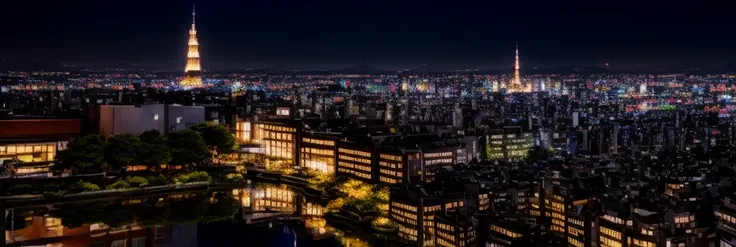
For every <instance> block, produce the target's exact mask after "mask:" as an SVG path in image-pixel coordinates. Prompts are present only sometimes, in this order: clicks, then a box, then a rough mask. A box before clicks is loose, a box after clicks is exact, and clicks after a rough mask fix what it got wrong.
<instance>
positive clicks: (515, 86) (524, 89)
mask: <svg viewBox="0 0 736 247" xmlns="http://www.w3.org/2000/svg"><path fill="white" fill-rule="evenodd" d="M520 68H521V66H520V65H519V43H516V56H515V57H514V79H512V81H511V83H509V87H508V88H509V91H511V92H513V93H528V92H531V91H532V87H531V84H527V85H524V84H523V83H522V82H521V73H520V71H519V69H520Z"/></svg>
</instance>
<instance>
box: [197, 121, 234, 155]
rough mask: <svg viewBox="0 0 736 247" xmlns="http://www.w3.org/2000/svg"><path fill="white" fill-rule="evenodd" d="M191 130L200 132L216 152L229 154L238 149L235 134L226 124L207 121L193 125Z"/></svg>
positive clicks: (206, 142)
mask: <svg viewBox="0 0 736 247" xmlns="http://www.w3.org/2000/svg"><path fill="white" fill-rule="evenodd" d="M191 130H193V131H196V132H198V133H199V135H200V136H202V139H203V140H204V143H205V144H207V147H209V148H210V149H211V150H212V151H213V152H214V153H215V154H229V153H233V152H235V150H236V141H235V136H233V134H232V133H230V132H229V131H227V129H226V128H225V126H222V125H219V124H213V123H206V122H205V123H200V124H197V125H195V126H192V127H191Z"/></svg>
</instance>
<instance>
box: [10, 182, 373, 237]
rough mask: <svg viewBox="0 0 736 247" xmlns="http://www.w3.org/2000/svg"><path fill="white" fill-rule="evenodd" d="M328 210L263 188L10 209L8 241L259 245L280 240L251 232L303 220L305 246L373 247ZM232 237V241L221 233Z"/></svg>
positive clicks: (277, 188)
mask: <svg viewBox="0 0 736 247" xmlns="http://www.w3.org/2000/svg"><path fill="white" fill-rule="evenodd" d="M325 212H326V209H325V208H324V206H323V205H321V204H320V203H319V202H315V201H311V200H310V199H309V198H307V197H305V196H303V195H301V194H300V193H298V192H296V191H294V190H292V189H290V188H288V187H286V186H283V185H281V186H279V185H265V184H256V185H254V186H251V187H246V188H242V189H233V190H231V191H227V190H221V191H202V192H189V193H176V194H165V195H156V196H147V197H141V198H126V199H120V200H113V201H96V202H85V203H76V204H57V205H47V206H46V207H34V208H16V209H9V210H7V211H6V215H7V217H6V221H5V223H6V224H5V226H6V230H7V231H6V236H5V239H6V243H8V244H12V245H15V246H22V245H29V244H32V245H46V246H49V247H51V246H54V247H69V246H73V247H77V246H100V247H103V246H104V247H106V246H177V247H178V246H183V247H189V246H191V247H195V246H198V245H199V246H214V245H213V243H212V242H210V241H222V243H219V244H216V245H217V246H229V245H228V244H230V243H229V242H230V241H229V240H227V238H228V237H235V238H234V240H238V242H240V241H246V242H248V241H251V239H250V238H253V239H252V240H253V241H254V243H255V242H258V241H260V242H264V241H267V240H264V239H256V238H268V237H275V235H271V236H269V234H250V236H249V234H246V233H247V232H250V231H251V230H248V229H250V228H248V227H261V228H267V227H268V226H269V225H271V226H272V225H274V224H282V223H285V222H287V221H296V222H301V223H297V224H296V225H294V224H289V225H290V226H292V227H294V228H301V229H295V230H297V231H298V232H299V235H300V236H299V237H300V243H301V242H302V241H301V239H302V238H307V239H311V240H315V241H316V240H325V239H326V240H325V241H327V242H330V241H329V239H333V236H339V237H338V238H337V239H339V241H342V242H343V245H344V246H369V245H368V243H367V242H366V241H364V240H361V239H359V238H355V237H347V236H345V233H344V232H342V231H340V230H338V229H336V228H334V227H332V226H330V225H329V224H328V223H327V220H326V219H325V218H324V214H325ZM208 223H211V224H208ZM221 227H222V228H223V229H220V228H221ZM241 228H242V229H243V230H236V229H241ZM226 232H227V233H228V234H227V236H219V235H217V234H220V235H225V233H226ZM253 232H257V231H253ZM229 233H232V234H229ZM230 235H232V236H230ZM213 239H214V240H213ZM203 242H204V243H203ZM322 242H324V241H322ZM332 242H334V240H333V241H332ZM223 243H227V244H223ZM309 243H314V242H309ZM308 245H310V244H308ZM332 245H334V244H329V245H326V246H332ZM233 246H242V245H240V244H236V245H233Z"/></svg>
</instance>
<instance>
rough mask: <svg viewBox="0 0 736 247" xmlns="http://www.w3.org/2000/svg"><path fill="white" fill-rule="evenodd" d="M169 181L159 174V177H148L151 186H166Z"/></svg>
mask: <svg viewBox="0 0 736 247" xmlns="http://www.w3.org/2000/svg"><path fill="white" fill-rule="evenodd" d="M168 181H169V180H168V179H167V178H166V177H165V176H164V175H163V174H158V176H150V177H148V184H149V185H152V186H154V185H166V184H167V183H168Z"/></svg>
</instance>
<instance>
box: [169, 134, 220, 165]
mask: <svg viewBox="0 0 736 247" xmlns="http://www.w3.org/2000/svg"><path fill="white" fill-rule="evenodd" d="M166 143H167V145H168V146H169V148H170V149H171V157H172V158H171V163H172V164H177V165H189V164H194V165H199V164H202V163H204V162H206V161H207V159H209V158H210V157H212V152H210V149H209V148H207V145H206V144H205V143H204V140H203V139H202V136H200V135H199V133H197V132H195V131H193V130H188V129H187V130H182V131H177V132H172V133H169V134H168V135H167V136H166Z"/></svg>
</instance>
